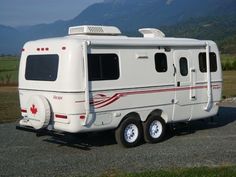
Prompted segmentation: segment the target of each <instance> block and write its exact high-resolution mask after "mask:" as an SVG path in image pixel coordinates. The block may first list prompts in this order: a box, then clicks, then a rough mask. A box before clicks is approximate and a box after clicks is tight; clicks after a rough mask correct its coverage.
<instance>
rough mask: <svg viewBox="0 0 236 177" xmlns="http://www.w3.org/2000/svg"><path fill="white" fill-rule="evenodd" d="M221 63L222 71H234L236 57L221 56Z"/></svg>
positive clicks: (235, 68)
mask: <svg viewBox="0 0 236 177" xmlns="http://www.w3.org/2000/svg"><path fill="white" fill-rule="evenodd" d="M221 63H222V69H223V70H236V55H227V54H222V55H221Z"/></svg>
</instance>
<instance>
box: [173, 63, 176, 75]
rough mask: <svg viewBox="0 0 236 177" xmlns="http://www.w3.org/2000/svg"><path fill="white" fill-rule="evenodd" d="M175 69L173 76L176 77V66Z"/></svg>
mask: <svg viewBox="0 0 236 177" xmlns="http://www.w3.org/2000/svg"><path fill="white" fill-rule="evenodd" d="M173 67H174V74H173V76H175V74H176V67H175V65H174V64H173Z"/></svg>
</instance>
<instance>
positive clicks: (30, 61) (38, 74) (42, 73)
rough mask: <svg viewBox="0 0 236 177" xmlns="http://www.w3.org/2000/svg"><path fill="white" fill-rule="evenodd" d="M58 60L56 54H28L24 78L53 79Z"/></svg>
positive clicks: (55, 74) (55, 75)
mask: <svg viewBox="0 0 236 177" xmlns="http://www.w3.org/2000/svg"><path fill="white" fill-rule="evenodd" d="M58 61H59V56H58V55H29V56H28V57H27V60H26V70H25V78H26V80H37V81H55V80H56V79H57V72H58Z"/></svg>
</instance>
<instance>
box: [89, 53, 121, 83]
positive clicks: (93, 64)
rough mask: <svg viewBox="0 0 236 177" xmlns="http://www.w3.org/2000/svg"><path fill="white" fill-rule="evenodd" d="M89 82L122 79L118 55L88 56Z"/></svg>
mask: <svg viewBox="0 0 236 177" xmlns="http://www.w3.org/2000/svg"><path fill="white" fill-rule="evenodd" d="M88 68H89V80H90V81H99V80H116V79H118V78H119V77H120V72H119V60H118V56H117V55H116V54H88Z"/></svg>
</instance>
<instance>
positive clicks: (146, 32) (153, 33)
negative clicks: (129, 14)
mask: <svg viewBox="0 0 236 177" xmlns="http://www.w3.org/2000/svg"><path fill="white" fill-rule="evenodd" d="M138 31H139V32H140V33H142V34H143V37H147V38H164V37H165V34H164V33H163V32H162V31H161V30H159V29H156V28H142V29H139V30H138Z"/></svg>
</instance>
